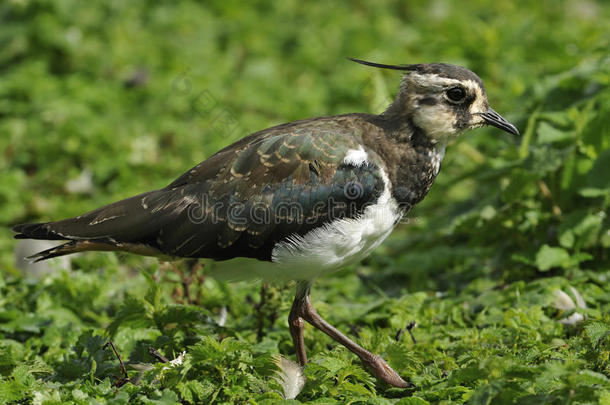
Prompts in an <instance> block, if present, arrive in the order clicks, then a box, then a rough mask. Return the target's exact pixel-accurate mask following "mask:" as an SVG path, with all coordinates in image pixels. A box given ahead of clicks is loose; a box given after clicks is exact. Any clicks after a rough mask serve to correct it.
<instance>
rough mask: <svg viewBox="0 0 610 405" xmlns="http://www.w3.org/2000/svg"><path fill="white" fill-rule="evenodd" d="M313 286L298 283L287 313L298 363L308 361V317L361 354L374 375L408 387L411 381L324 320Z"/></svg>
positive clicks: (350, 348)
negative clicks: (313, 301)
mask: <svg viewBox="0 0 610 405" xmlns="http://www.w3.org/2000/svg"><path fill="white" fill-rule="evenodd" d="M310 288H311V283H309V282H301V283H299V285H298V286H297V293H296V296H295V297H294V302H293V303H292V309H291V310H290V315H289V316H288V323H289V325H290V334H291V335H292V341H293V342H294V346H295V349H296V352H297V360H298V361H299V364H301V365H305V363H307V355H306V353H305V343H304V341H303V326H304V322H303V320H305V321H307V322H309V323H310V324H311V325H312V326H314V327H316V328H318V329H319V330H321V331H322V332H324V333H326V334H327V335H328V336H330V337H331V338H333V339H334V340H335V341H337V342H338V343H341V344H342V345H343V346H345V347H346V348H347V349H348V350H350V351H351V352H352V353H354V354H355V355H356V356H358V357H359V358H360V360H361V361H362V362H363V363H364V365H365V367H366V368H367V369H369V370H370V372H371V374H373V375H374V376H375V377H377V378H379V379H380V380H382V381H385V382H386V383H388V384H390V385H393V386H395V387H399V388H407V387H409V386H410V384H409V383H407V382H406V381H405V380H403V379H402V378H401V377H400V376H399V375H398V373H397V372H396V371H394V370H393V369H392V367H390V365H389V364H388V363H386V361H385V360H383V359H382V358H381V357H379V356H377V355H375V354H373V353H371V352H369V351H368V350H366V349H364V348H363V347H361V346H359V345H358V344H356V343H355V342H354V341H352V340H351V339H350V338H348V337H347V336H345V335H344V334H343V333H341V332H340V331H339V330H338V329H337V328H335V327H334V326H332V325H331V324H329V323H328V322H326V321H325V320H324V319H322V317H321V316H320V315H319V314H318V312H317V311H316V310H315V308H314V307H313V306H312V305H311V301H310V299H309V292H310Z"/></svg>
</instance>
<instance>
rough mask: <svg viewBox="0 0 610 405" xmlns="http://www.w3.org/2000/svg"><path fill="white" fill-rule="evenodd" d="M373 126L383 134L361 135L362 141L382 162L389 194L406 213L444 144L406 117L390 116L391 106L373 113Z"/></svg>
mask: <svg viewBox="0 0 610 405" xmlns="http://www.w3.org/2000/svg"><path fill="white" fill-rule="evenodd" d="M377 125H378V127H380V128H382V129H383V135H382V136H367V135H366V134H365V135H364V137H363V141H364V143H365V144H367V146H368V147H370V148H371V149H373V150H374V151H375V152H376V153H377V154H378V155H380V156H381V157H382V159H383V160H384V161H385V162H386V165H387V167H386V170H387V171H388V177H389V179H390V182H391V183H392V195H393V197H394V198H395V199H396V201H397V202H398V203H399V204H401V205H402V206H403V207H404V211H405V212H406V211H408V210H409V209H410V208H411V207H412V206H414V205H415V204H417V203H418V202H419V201H421V200H422V199H423V198H424V197H425V195H426V194H427V193H428V191H429V190H430V187H431V186H432V184H433V183H434V180H435V179H436V176H437V174H438V172H439V170H440V165H441V161H442V159H443V157H444V154H445V145H444V144H441V143H439V142H436V141H435V140H433V139H431V138H430V137H428V136H426V134H425V133H424V131H423V130H421V129H420V128H418V127H417V126H416V125H414V124H413V121H412V120H410V119H409V117H408V116H405V115H404V114H403V115H400V116H396V115H394V114H393V111H392V110H391V107H390V109H388V110H386V112H384V113H383V114H381V115H379V116H377ZM373 133H374V132H369V134H373Z"/></svg>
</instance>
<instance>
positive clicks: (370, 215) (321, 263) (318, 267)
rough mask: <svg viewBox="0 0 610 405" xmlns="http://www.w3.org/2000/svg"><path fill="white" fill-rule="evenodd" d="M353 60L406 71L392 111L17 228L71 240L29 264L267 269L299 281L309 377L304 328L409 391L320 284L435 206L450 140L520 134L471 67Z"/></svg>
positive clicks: (294, 321) (300, 124) (223, 159)
mask: <svg viewBox="0 0 610 405" xmlns="http://www.w3.org/2000/svg"><path fill="white" fill-rule="evenodd" d="M348 59H350V60H352V61H354V62H356V63H359V64H362V65H366V66H369V67H374V68H381V69H392V70H398V71H401V72H404V73H403V76H402V78H401V80H400V84H399V89H398V92H397V94H396V96H395V99H394V100H393V102H392V103H391V104H390V105H389V107H388V108H387V109H386V110H385V111H384V112H383V113H381V114H366V113H351V114H343V115H335V116H326V117H318V118H311V119H305V120H300V121H295V122H290V123H286V124H282V125H278V126H274V127H271V128H268V129H265V130H262V131H259V132H256V133H253V134H251V135H248V136H246V137H244V138H242V139H240V140H238V141H237V142H235V143H233V144H231V145H229V146H227V147H225V148H223V149H221V150H219V151H218V152H217V153H215V154H214V155H212V156H211V157H209V158H208V159H207V160H204V161H203V162H201V163H199V164H198V165H196V166H194V167H193V168H192V169H190V170H188V171H187V172H186V173H184V174H182V175H181V176H180V177H178V178H177V179H176V180H174V181H173V182H171V183H170V184H169V185H168V186H166V187H164V188H161V189H158V190H153V191H148V192H144V193H142V194H139V195H136V196H134V197H131V198H127V199H124V200H121V201H118V202H115V203H112V204H110V205H106V206H103V207H101V208H98V209H95V210H93V211H90V212H87V213H85V214H82V215H79V216H76V217H74V218H69V219H64V220H60V221H55V222H41V223H26V224H20V225H16V226H14V227H13V228H12V229H13V231H14V232H16V235H15V238H17V239H25V238H29V239H47V240H58V241H60V240H61V241H64V242H63V243H62V244H60V245H58V246H56V247H53V248H51V249H47V250H44V251H41V252H39V253H37V254H35V255H33V256H31V257H30V258H31V259H32V260H34V261H39V260H45V259H49V258H52V257H57V256H63V255H68V254H72V253H77V252H84V251H119V252H129V253H135V254H139V255H147V256H156V257H159V258H161V259H163V260H171V259H179V258H191V259H198V258H211V259H214V260H218V261H222V260H228V259H233V258H238V257H242V258H250V259H253V260H259V261H264V262H270V264H269V266H272V267H273V272H274V274H276V275H278V277H279V278H285V279H290V280H295V281H296V294H295V297H294V301H293V304H292V307H291V309H290V313H289V315H288V325H289V331H290V335H291V337H292V340H293V343H294V348H295V353H296V358H297V361H298V363H299V364H300V365H301V366H305V365H306V363H307V353H306V347H305V342H304V337H303V336H304V325H305V322H308V323H309V324H311V325H312V326H314V327H315V328H317V329H319V330H321V331H323V332H324V333H326V334H327V335H329V336H330V337H331V338H332V339H334V340H335V341H337V342H338V343H340V344H342V345H343V346H345V347H346V348H347V349H348V350H350V351H351V352H353V353H354V354H355V355H357V356H358V357H359V358H360V360H361V361H362V363H363V365H364V366H365V367H366V368H367V369H368V370H369V372H370V373H371V374H372V375H373V376H375V377H377V378H378V379H380V380H381V381H384V382H385V383H387V384H389V385H391V386H395V387H400V388H406V387H409V386H410V383H408V382H407V381H405V380H404V379H403V378H402V377H401V376H400V375H399V374H398V373H397V372H396V371H395V370H394V369H392V368H391V367H390V365H389V364H388V363H387V362H386V361H385V360H384V359H383V358H382V357H381V356H378V355H376V354H373V353H371V352H369V351H368V350H366V349H365V348H363V347H361V346H360V345H358V344H357V343H356V342H354V341H352V340H351V339H350V338H348V337H347V336H346V335H344V334H343V333H342V332H340V331H339V330H338V329H337V328H335V327H334V326H332V325H331V324H330V323H328V322H327V321H326V320H324V319H323V318H322V317H321V316H320V315H319V314H318V313H317V311H316V310H315V308H314V307H313V305H312V303H311V300H310V292H311V288H312V284H313V282H314V281H315V280H316V279H317V278H319V277H320V276H322V275H324V274H328V273H330V272H333V271H336V270H338V269H340V268H342V267H344V266H346V265H348V264H351V263H355V262H358V261H359V260H361V259H362V258H364V257H366V256H367V255H369V254H370V253H371V252H372V251H373V250H374V249H375V248H376V247H377V246H379V245H380V244H381V242H382V241H383V240H384V239H385V238H386V237H387V236H388V235H389V234H390V233H391V232H392V230H393V229H394V227H395V226H396V225H397V224H398V223H399V221H400V220H401V218H403V217H404V216H405V215H407V213H408V212H409V210H410V209H411V208H412V207H413V206H415V205H416V204H417V203H419V202H420V201H421V200H422V199H423V198H424V197H425V196H426V194H427V193H428V191H429V190H430V188H431V186H432V184H433V183H434V180H435V178H436V177H437V175H438V173H439V171H440V167H441V162H442V160H443V156H444V154H445V148H446V146H447V144H448V143H449V142H450V141H451V140H453V139H455V138H457V137H458V136H459V135H460V134H462V133H463V132H465V131H467V130H470V129H474V128H478V127H482V126H485V125H491V126H494V127H497V128H499V129H501V130H503V131H505V132H508V133H510V134H514V135H519V131H518V130H517V128H516V127H515V126H514V125H513V124H511V123H510V122H509V121H507V120H506V119H505V118H503V117H502V116H501V115H500V114H498V113H497V112H496V111H494V110H493V109H492V108H491V107H490V106H489V102H488V100H487V95H486V92H485V87H484V85H483V81H482V80H481V79H480V78H479V76H477V75H476V74H475V73H473V72H472V71H470V70H468V69H467V68H464V67H461V66H456V65H451V64H446V63H420V64H404V65H387V64H381V63H375V62H369V61H365V60H361V59H355V58H348ZM58 243H59V242H58ZM244 271H245V272H247V268H246V269H245V270H244Z"/></svg>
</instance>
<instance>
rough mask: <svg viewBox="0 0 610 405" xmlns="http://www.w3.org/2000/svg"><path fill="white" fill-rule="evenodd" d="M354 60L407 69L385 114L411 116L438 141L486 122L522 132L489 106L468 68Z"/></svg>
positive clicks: (483, 88) (411, 121)
mask: <svg viewBox="0 0 610 405" xmlns="http://www.w3.org/2000/svg"><path fill="white" fill-rule="evenodd" d="M352 60H353V61H354V62H357V63H361V64H363V65H368V66H374V67H379V68H384V69H395V70H403V71H406V72H407V74H406V75H405V76H404V78H403V79H402V82H401V84H400V91H399V92H398V95H397V96H396V99H395V100H394V102H393V103H392V105H391V106H390V107H389V108H388V110H387V111H386V114H388V115H391V116H393V117H396V118H403V119H407V120H409V123H410V124H411V125H414V126H415V127H417V128H419V129H420V130H421V131H423V132H424V133H425V134H426V136H428V137H429V138H430V139H431V140H433V141H435V142H439V143H443V144H444V143H446V142H447V141H448V140H450V139H451V138H453V137H455V136H457V135H459V134H460V133H461V132H463V131H465V130H468V129H473V128H478V127H481V126H484V125H493V126H495V127H498V128H500V129H502V130H503V131H506V132H509V133H511V134H514V135H519V131H518V130H517V128H516V127H515V126H514V125H513V124H511V123H510V122H508V121H507V120H506V119H505V118H504V117H502V116H501V115H500V114H498V113H497V112H495V111H494V110H493V109H492V108H491V107H489V103H488V101H487V94H486V93H485V86H484V85H483V81H482V80H481V79H480V78H479V76H477V75H476V74H474V73H473V72H471V71H470V70H468V69H466V68H463V67H461V66H455V65H449V64H446V63H430V64H417V65H400V66H397V65H383V64H379V63H373V62H366V61H362V60H358V59H352Z"/></svg>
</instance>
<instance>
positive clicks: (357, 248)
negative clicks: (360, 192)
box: [272, 171, 401, 279]
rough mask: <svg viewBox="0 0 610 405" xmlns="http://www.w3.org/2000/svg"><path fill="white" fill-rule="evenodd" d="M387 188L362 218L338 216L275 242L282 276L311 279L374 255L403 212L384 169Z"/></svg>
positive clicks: (279, 274)
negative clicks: (392, 192) (321, 224)
mask: <svg viewBox="0 0 610 405" xmlns="http://www.w3.org/2000/svg"><path fill="white" fill-rule="evenodd" d="M382 178H383V181H384V184H385V189H384V191H383V193H382V194H381V196H380V197H379V199H378V200H377V202H376V203H375V204H374V205H369V206H368V207H366V209H365V210H364V212H363V213H362V214H361V215H360V217H358V218H354V219H338V220H336V221H333V222H330V223H328V224H326V225H324V226H322V227H319V228H316V229H314V230H312V231H310V232H309V233H307V234H305V235H304V236H299V235H295V236H292V237H290V238H288V240H286V241H282V242H279V243H278V244H276V245H275V247H274V248H273V252H272V261H273V262H274V263H276V264H277V265H278V267H279V268H278V272H277V273H276V274H277V276H278V277H279V278H286V279H311V278H315V277H317V276H318V275H320V274H321V273H324V272H328V271H332V270H337V269H339V268H340V267H342V266H345V265H347V264H350V263H353V262H355V261H358V260H360V259H362V258H364V257H366V256H367V255H368V254H370V253H371V252H372V251H373V250H374V249H375V248H376V247H377V246H379V244H381V242H383V240H384V239H385V238H386V237H387V236H388V235H389V234H390V232H392V229H394V226H395V224H396V223H397V222H398V220H399V219H400V216H401V214H400V211H399V209H398V205H397V204H396V201H395V200H394V198H392V196H391V192H390V182H389V180H388V177H387V175H386V174H385V172H383V171H382Z"/></svg>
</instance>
